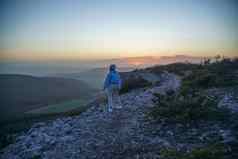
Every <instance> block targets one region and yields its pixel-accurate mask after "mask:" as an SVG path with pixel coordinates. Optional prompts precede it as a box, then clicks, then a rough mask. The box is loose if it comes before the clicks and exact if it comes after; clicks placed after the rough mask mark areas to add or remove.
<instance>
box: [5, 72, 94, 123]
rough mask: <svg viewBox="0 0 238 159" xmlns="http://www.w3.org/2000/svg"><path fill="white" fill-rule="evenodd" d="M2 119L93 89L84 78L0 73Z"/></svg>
mask: <svg viewBox="0 0 238 159" xmlns="http://www.w3.org/2000/svg"><path fill="white" fill-rule="evenodd" d="M0 88H1V89H0V103H1V108H0V109H1V110H0V111H1V112H4V113H2V115H1V117H0V119H6V118H7V119H9V118H10V117H14V116H18V115H20V114H21V113H23V112H25V111H29V110H32V109H35V108H39V107H42V106H47V105H48V104H53V103H58V102H62V101H65V100H72V99H80V98H87V97H89V96H90V95H91V94H92V93H93V91H94V90H93V89H92V88H91V87H90V86H88V85H87V84H85V83H84V82H82V81H80V80H75V79H65V78H58V77H34V76H28V75H16V74H14V75H13V74H12V75H7V74H1V75H0Z"/></svg>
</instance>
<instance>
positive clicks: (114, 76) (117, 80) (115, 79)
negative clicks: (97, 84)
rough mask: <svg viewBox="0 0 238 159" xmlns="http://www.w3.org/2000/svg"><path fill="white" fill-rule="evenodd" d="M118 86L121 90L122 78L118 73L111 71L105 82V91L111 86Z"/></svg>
mask: <svg viewBox="0 0 238 159" xmlns="http://www.w3.org/2000/svg"><path fill="white" fill-rule="evenodd" d="M112 84H116V85H118V86H119V89H121V77H120V75H119V73H118V72H117V71H114V70H113V71H110V72H109V73H108V74H107V76H106V79H105V81H104V89H106V88H108V87H109V86H110V85H112Z"/></svg>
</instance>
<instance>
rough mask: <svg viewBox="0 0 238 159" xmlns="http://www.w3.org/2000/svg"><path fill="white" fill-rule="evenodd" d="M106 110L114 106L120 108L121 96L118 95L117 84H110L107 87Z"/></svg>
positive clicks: (110, 109)
mask: <svg viewBox="0 0 238 159" xmlns="http://www.w3.org/2000/svg"><path fill="white" fill-rule="evenodd" d="M107 100H108V110H109V111H112V109H113V108H114V107H117V108H121V107H122V105H121V98H120V96H119V87H118V85H110V86H109V87H108V88H107Z"/></svg>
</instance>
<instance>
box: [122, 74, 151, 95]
mask: <svg viewBox="0 0 238 159" xmlns="http://www.w3.org/2000/svg"><path fill="white" fill-rule="evenodd" d="M151 85H152V83H150V82H148V81H147V80H145V79H143V78H142V77H130V78H129V79H127V80H124V81H123V84H122V88H121V90H120V94H123V93H127V92H129V91H131V90H133V89H138V88H143V87H148V86H151Z"/></svg>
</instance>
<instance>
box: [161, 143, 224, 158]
mask: <svg viewBox="0 0 238 159" xmlns="http://www.w3.org/2000/svg"><path fill="white" fill-rule="evenodd" d="M225 155H226V154H225V147H224V146H223V145H220V144H214V145H209V146H206V147H203V148H195V149H193V150H191V151H190V152H182V151H178V150H176V149H162V150H161V151H160V156H161V159H224V158H225Z"/></svg>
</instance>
